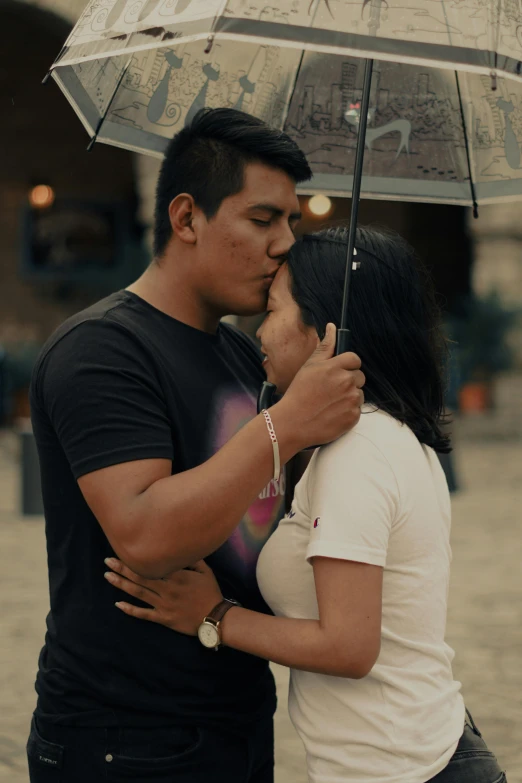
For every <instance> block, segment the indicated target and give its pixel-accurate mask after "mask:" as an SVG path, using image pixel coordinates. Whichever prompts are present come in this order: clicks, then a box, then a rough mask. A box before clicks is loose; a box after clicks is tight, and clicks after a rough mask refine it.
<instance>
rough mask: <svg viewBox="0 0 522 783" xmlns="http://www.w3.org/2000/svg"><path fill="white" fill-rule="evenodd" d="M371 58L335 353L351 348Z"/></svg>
mask: <svg viewBox="0 0 522 783" xmlns="http://www.w3.org/2000/svg"><path fill="white" fill-rule="evenodd" d="M372 71H373V60H366V62H365V67H364V83H363V94H362V100H361V116H360V119H359V129H358V133H357V148H356V151H355V168H354V172H353V186H352V211H351V214H350V230H349V233H348V253H347V258H346V274H345V278H344V294H343V307H342V315H341V326H340V328H339V329H338V330H337V345H336V347H335V355H336V356H339V354H340V353H345V352H346V351H350V350H351V345H350V343H351V333H350V330H349V329H347V328H346V325H347V323H348V306H349V300H350V283H351V279H352V271H353V263H354V260H353V259H354V249H355V232H356V229H357V219H358V216H359V199H360V194H361V180H362V170H363V163H364V148H365V142H366V126H367V124H368V109H369V106H370V88H371V86H372Z"/></svg>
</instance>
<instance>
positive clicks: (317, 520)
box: [314, 517, 321, 528]
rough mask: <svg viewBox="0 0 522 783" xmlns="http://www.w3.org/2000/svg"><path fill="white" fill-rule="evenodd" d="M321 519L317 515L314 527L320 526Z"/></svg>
mask: <svg viewBox="0 0 522 783" xmlns="http://www.w3.org/2000/svg"><path fill="white" fill-rule="evenodd" d="M320 519H321V517H317V519H314V528H315V527H319V521H320Z"/></svg>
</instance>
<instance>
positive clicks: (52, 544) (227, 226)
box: [28, 109, 364, 783]
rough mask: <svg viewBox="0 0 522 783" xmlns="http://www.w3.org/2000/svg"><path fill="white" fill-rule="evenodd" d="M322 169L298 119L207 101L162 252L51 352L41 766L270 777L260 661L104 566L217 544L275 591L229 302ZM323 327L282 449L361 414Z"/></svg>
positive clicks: (273, 256) (36, 398)
mask: <svg viewBox="0 0 522 783" xmlns="http://www.w3.org/2000/svg"><path fill="white" fill-rule="evenodd" d="M309 177H310V169H309V167H308V164H307V162H306V159H305V157H304V155H303V154H302V153H301V151H300V150H299V148H298V147H297V146H296V145H295V144H294V143H293V142H292V141H291V140H290V139H289V138H288V137H287V136H286V135H285V134H283V133H280V132H279V131H275V130H273V129H271V128H269V127H268V126H266V125H265V124H264V123H262V122H261V121H260V120H257V119H255V118H253V117H249V116H248V115H245V114H242V113H240V112H236V111H232V110H225V109H218V110H214V111H204V112H201V113H199V114H198V115H197V116H196V118H195V119H194V120H193V122H192V123H191V124H190V126H188V127H186V128H185V129H184V130H182V131H181V132H180V133H179V134H178V135H177V136H176V137H175V138H174V139H173V140H172V142H171V143H170V146H169V148H168V150H167V153H166V156H165V160H164V162H163V166H162V170H161V173H160V177H159V182H158V189H157V208H156V217H155V248H154V252H155V260H154V262H153V263H152V264H151V266H150V267H149V268H148V269H147V270H146V271H145V273H144V274H143V275H142V277H141V278H140V279H139V280H137V281H136V282H135V283H134V284H133V285H131V286H129V288H128V289H127V290H125V291H120V292H118V293H115V294H113V295H112V296H109V297H108V298H107V299H105V300H103V301H101V302H99V303H97V304H95V305H93V306H92V307H90V308H89V309H87V310H85V311H84V312H82V313H80V314H78V315H76V316H74V317H73V318H71V319H69V320H68V321H67V322H66V323H65V324H63V325H62V327H60V329H58V331H57V332H56V333H55V334H54V335H53V336H52V337H51V338H50V340H49V341H48V343H47V344H46V346H45V347H44V349H43V351H42V353H41V355H40V358H39V360H38V362H37V364H36V367H35V371H34V377H33V383H32V390H31V401H32V415H33V426H34V432H35V437H36V440H37V444H38V449H39V454H40V461H41V470H42V491H43V498H44V506H45V513H46V532H47V545H48V558H49V578H50V593H51V611H50V614H49V616H48V620H47V627H48V632H47V636H46V643H45V646H44V648H43V650H42V653H41V656H40V663H39V672H38V677H37V683H36V689H37V691H38V695H39V698H38V705H37V708H36V712H35V717H34V720H33V725H32V731H31V736H30V738H29V743H28V757H29V767H30V775H31V781H33V783H35V782H37V783H39V782H40V781H44V780H49V779H51V776H52V774H56V776H57V777H56V779H60V780H61V781H66V782H67V783H83V781H86V782H87V781H88V783H92V781H95V780H112V781H120V780H121V781H123V780H131V779H132V780H135V781H142V783H152V781H156V780H157V781H165V783H166V781H173V782H174V781H176V783H197V781H200V780H201V781H205V783H206V781H208V780H210V779H212V780H214V781H226V783H269V781H271V780H272V775H273V729H272V716H273V712H274V709H275V691H274V683H273V678H272V677H271V674H270V671H269V668H268V664H267V663H266V662H265V661H262V660H260V659H257V658H254V657H252V656H248V655H244V654H242V653H237V652H235V651H232V650H229V649H220V650H219V651H218V652H214V651H213V650H209V649H206V648H205V646H204V645H203V644H201V643H200V642H199V641H198V640H197V639H192V638H189V637H185V636H182V635H178V634H175V633H173V632H169V631H168V630H166V629H165V628H162V627H160V626H159V625H158V626H154V627H151V628H144V627H143V626H141V624H139V623H136V621H135V620H133V619H132V618H129V617H126V616H124V615H122V613H121V612H119V611H118V610H117V609H116V608H115V607H114V605H113V604H114V602H115V601H117V600H118V599H119V598H121V594H120V593H118V591H116V590H115V589H114V588H112V587H111V586H110V585H109V584H108V583H107V582H106V580H104V579H103V573H104V571H105V565H104V559H105V558H106V557H108V556H111V555H113V554H116V555H118V556H119V557H120V558H121V559H122V560H123V561H124V562H125V563H127V564H128V565H129V566H130V567H131V568H132V569H133V570H134V571H135V572H137V573H139V574H142V575H144V576H148V577H150V578H162V577H164V576H165V575H167V574H168V573H170V572H172V571H174V570H178V569H182V568H186V567H190V566H191V564H193V563H195V562H196V561H198V560H199V559H201V558H203V557H206V558H207V560H208V562H209V564H210V565H211V566H212V568H213V569H214V570H215V572H216V574H217V576H218V579H219V581H220V584H221V586H222V589H223V590H224V593H225V595H226V596H227V597H229V598H232V599H235V600H237V601H239V602H240V603H242V604H243V605H245V606H247V607H251V608H258V609H263V607H264V604H263V602H262V599H261V596H260V594H259V592H258V590H257V586H256V581H255V564H256V560H257V555H258V553H259V550H260V548H261V547H262V545H263V543H264V542H265V541H266V539H267V538H268V536H269V535H270V533H271V531H272V530H273V528H274V525H275V524H276V523H277V521H278V519H279V518H280V516H281V514H282V501H283V495H284V480H283V479H281V480H278V474H277V471H276V474H277V475H274V462H275V461H276V452H275V449H276V446H275V445H274V446H273V444H272V440H271V437H270V433H269V431H268V428H267V422H266V421H265V417H263V416H261V415H260V416H256V409H255V400H256V395H257V391H258V389H259V387H260V385H261V383H262V381H263V371H262V367H261V362H260V358H259V355H258V353H257V351H256V349H255V348H254V346H253V345H252V344H251V343H250V341H249V340H248V338H247V337H246V336H244V335H243V334H241V333H240V332H239V331H238V330H236V329H234V328H232V327H230V326H228V325H225V324H221V323H220V319H221V318H222V317H223V316H224V315H226V314H228V313H237V314H240V315H250V314H254V313H259V312H262V311H263V310H264V309H265V306H266V300H267V294H268V289H269V287H270V284H271V282H272V280H273V278H274V275H275V274H276V272H277V269H278V268H279V266H280V264H281V263H282V262H284V260H285V257H286V255H287V253H288V250H289V249H290V247H291V245H292V243H293V242H294V235H293V230H294V227H295V225H296V224H297V222H298V220H299V217H300V215H299V207H298V200H297V197H296V194H295V185H296V183H299V182H302V181H305V180H307V179H308V178H309ZM331 342H332V336H331V335H330V337H329V338H328V340H327V341H326V344H324V345H323V346H322V348H321V350H318V351H317V352H316V355H315V356H314V357H313V359H312V360H311V361H310V362H309V364H308V366H306V367H305V368H303V370H302V371H301V373H300V374H299V376H298V377H297V378H296V380H295V382H294V383H293V384H292V387H291V388H290V389H289V391H288V393H287V395H285V397H284V398H283V400H282V401H281V402H279V403H278V404H277V405H275V406H274V407H273V408H272V409H271V411H270V413H271V418H272V422H273V428H274V431H275V433H276V436H277V440H278V445H277V448H278V449H279V453H280V459H281V464H284V463H286V462H287V461H288V460H289V459H291V458H292V457H293V456H294V455H295V454H296V453H297V452H299V451H300V450H301V449H303V448H305V447H306V446H309V445H311V444H312V443H313V444H317V443H324V442H328V441H330V440H332V439H334V438H336V437H338V436H340V435H341V434H342V433H343V432H345V431H347V430H348V429H349V428H350V427H351V426H353V424H355V423H356V421H357V420H358V417H359V406H360V404H361V401H362V392H361V391H360V389H359V388H357V387H361V386H362V385H363V383H364V376H363V375H362V373H361V372H360V371H359V370H358V369H357V368H358V367H359V360H358V359H357V357H355V356H354V355H353V354H352V355H350V354H346V355H344V356H342V357H336V358H333V359H332V358H329V357H330V356H331V355H332V353H333V346H332V344H331ZM211 608H212V607H209V611H210V610H211ZM202 621H203V618H202ZM58 770H61V773H59V772H58ZM60 774H61V777H59V775H60Z"/></svg>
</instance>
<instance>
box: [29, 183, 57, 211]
mask: <svg viewBox="0 0 522 783" xmlns="http://www.w3.org/2000/svg"><path fill="white" fill-rule="evenodd" d="M29 203H30V205H31V206H32V207H33V208H34V209H46V208H47V207H50V206H52V205H53V203H54V190H53V189H52V188H51V186H50V185H35V187H34V188H32V189H31V190H30V192H29Z"/></svg>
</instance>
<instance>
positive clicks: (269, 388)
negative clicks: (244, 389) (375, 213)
mask: <svg viewBox="0 0 522 783" xmlns="http://www.w3.org/2000/svg"><path fill="white" fill-rule="evenodd" d="M372 71H373V60H366V62H365V68H364V84H363V94H362V100H361V117H360V121H359V129H358V133H357V148H356V151H355V168H354V172H353V188H352V211H351V216H350V233H349V235H348V256H347V264H346V276H345V280H344V296H343V309H342V316H341V327H340V328H339V329H338V330H337V344H336V347H335V355H336V356H339V354H340V353H345V352H346V351H349V350H350V336H351V334H350V330H349V329H347V328H346V324H347V311H348V302H349V297H350V281H351V277H352V266H353V257H354V252H353V251H354V248H355V229H356V228H357V217H358V215H359V198H360V193H361V179H362V169H363V162H364V144H365V140H366V126H367V124H368V108H369V105H370V88H371V86H372ZM280 399H281V395H279V394H278V393H277V388H276V386H275V384H273V383H270V382H269V381H265V382H264V383H263V386H262V388H261V391H260V392H259V397H258V398H257V412H258V413H261V411H262V410H264V409H266V408H270V407H271V406H272V405H274V404H275V403H276V402H277V401H278V400H280ZM311 448H312V447H311Z"/></svg>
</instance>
